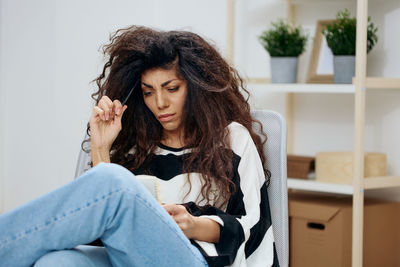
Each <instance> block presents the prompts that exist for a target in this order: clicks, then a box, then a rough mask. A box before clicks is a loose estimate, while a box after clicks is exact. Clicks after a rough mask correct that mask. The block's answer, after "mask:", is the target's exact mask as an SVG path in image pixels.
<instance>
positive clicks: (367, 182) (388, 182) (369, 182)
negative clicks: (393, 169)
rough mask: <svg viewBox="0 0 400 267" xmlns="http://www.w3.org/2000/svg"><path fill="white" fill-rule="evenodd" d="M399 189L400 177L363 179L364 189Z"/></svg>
mask: <svg viewBox="0 0 400 267" xmlns="http://www.w3.org/2000/svg"><path fill="white" fill-rule="evenodd" d="M392 187H400V176H381V177H368V178H365V179H364V189H378V188H392Z"/></svg>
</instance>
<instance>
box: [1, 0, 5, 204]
mask: <svg viewBox="0 0 400 267" xmlns="http://www.w3.org/2000/svg"><path fill="white" fill-rule="evenodd" d="M3 18H4V15H3V3H2V2H0V40H2V39H3V25H4V23H3ZM2 52H3V50H2V45H1V42H0V59H1V58H3V53H2ZM2 67H3V64H1V63H0V212H1V211H2V210H4V129H5V121H4V120H5V116H4V115H5V108H4V106H5V89H4V86H3V79H2V74H3V71H2Z"/></svg>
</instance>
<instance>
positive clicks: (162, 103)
mask: <svg viewBox="0 0 400 267" xmlns="http://www.w3.org/2000/svg"><path fill="white" fill-rule="evenodd" d="M141 78H142V80H141V82H142V84H141V87H142V91H143V99H144V103H145V104H146V106H147V107H148V108H149V109H150V110H151V112H152V113H153V114H154V116H155V117H156V119H157V120H158V121H159V122H160V123H161V125H162V127H163V128H164V133H166V134H169V135H177V136H179V135H180V134H181V133H182V132H183V127H184V125H183V121H182V118H183V106H184V105H185V101H186V96H187V87H186V81H185V80H181V79H180V78H178V76H177V75H176V71H175V70H174V69H171V70H165V69H160V68H156V69H149V70H147V71H145V72H144V73H143V74H142V77H141Z"/></svg>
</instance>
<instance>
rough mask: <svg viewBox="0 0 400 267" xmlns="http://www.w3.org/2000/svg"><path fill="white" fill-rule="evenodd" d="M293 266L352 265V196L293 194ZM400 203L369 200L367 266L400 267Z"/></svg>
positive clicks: (290, 207)
mask: <svg viewBox="0 0 400 267" xmlns="http://www.w3.org/2000/svg"><path fill="white" fill-rule="evenodd" d="M289 218H290V220H289V221H290V224H289V232H290V235H289V236H290V241H289V244H290V249H289V252H290V266H291V267H341V266H346V267H350V266H351V250H352V198H351V197H348V196H346V197H326V196H325V197H321V196H315V195H305V194H298V193H297V194H290V195H289ZM399 226H400V203H399V202H387V201H382V200H374V199H365V208H364V235H363V237H364V238H363V243H364V253H363V266H364V267H377V266H385V267H391V266H393V267H394V266H400V229H399Z"/></svg>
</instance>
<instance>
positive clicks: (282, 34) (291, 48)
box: [258, 19, 308, 83]
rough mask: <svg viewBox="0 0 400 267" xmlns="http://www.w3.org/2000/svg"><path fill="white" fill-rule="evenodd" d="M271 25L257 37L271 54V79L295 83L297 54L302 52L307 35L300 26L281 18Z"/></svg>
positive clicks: (277, 81)
mask: <svg viewBox="0 0 400 267" xmlns="http://www.w3.org/2000/svg"><path fill="white" fill-rule="evenodd" d="M271 25H272V27H271V28H270V29H269V30H266V31H264V32H263V33H262V34H261V35H260V36H259V37H258V38H259V40H260V42H261V44H262V45H263V46H264V48H265V50H267V52H268V53H269V55H270V56H271V81H272V82H273V83H295V82H296V81H297V65H298V56H299V55H300V54H301V53H303V52H304V49H305V45H306V43H307V39H308V36H307V34H305V33H304V31H303V29H302V28H301V27H300V26H297V27H295V26H293V25H291V24H289V23H286V22H285V21H284V20H282V19H281V20H278V21H277V22H272V23H271Z"/></svg>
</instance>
